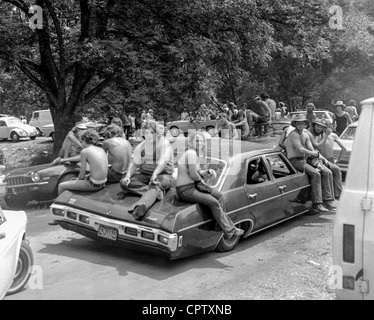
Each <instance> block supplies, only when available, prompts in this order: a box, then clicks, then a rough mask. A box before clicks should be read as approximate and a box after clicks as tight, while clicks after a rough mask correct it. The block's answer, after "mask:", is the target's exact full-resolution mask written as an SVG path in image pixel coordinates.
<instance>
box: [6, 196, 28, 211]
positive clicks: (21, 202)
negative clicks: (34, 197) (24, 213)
mask: <svg viewBox="0 0 374 320" xmlns="http://www.w3.org/2000/svg"><path fill="white" fill-rule="evenodd" d="M4 201H5V203H6V205H7V206H8V207H9V209H24V208H25V207H26V205H27V203H28V202H29V200H27V199H22V198H17V199H15V198H5V199H4Z"/></svg>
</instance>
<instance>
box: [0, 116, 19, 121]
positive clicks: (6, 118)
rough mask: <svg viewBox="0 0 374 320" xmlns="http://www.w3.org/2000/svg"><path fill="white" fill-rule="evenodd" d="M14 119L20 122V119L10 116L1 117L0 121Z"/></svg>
mask: <svg viewBox="0 0 374 320" xmlns="http://www.w3.org/2000/svg"><path fill="white" fill-rule="evenodd" d="M12 119H17V120H20V119H19V118H17V117H12V116H8V117H0V120H12Z"/></svg>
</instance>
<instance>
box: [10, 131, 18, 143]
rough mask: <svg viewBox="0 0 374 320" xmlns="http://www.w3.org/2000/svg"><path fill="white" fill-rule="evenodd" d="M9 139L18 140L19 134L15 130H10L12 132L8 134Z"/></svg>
mask: <svg viewBox="0 0 374 320" xmlns="http://www.w3.org/2000/svg"><path fill="white" fill-rule="evenodd" d="M10 137H11V139H12V141H13V142H18V141H19V139H20V137H19V135H18V134H17V133H16V132H12V134H11V135H10Z"/></svg>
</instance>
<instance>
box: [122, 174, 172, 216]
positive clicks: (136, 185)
mask: <svg viewBox="0 0 374 320" xmlns="http://www.w3.org/2000/svg"><path fill="white" fill-rule="evenodd" d="M151 177H152V176H151V175H148V174H143V173H140V174H135V175H134V176H133V177H132V178H131V182H130V184H129V186H128V187H126V186H125V185H124V184H123V183H122V181H123V180H121V182H120V185H121V188H122V189H123V190H124V191H126V192H128V193H130V194H134V195H137V196H141V198H140V200H139V201H137V202H135V203H134V204H133V205H132V206H131V207H130V209H129V212H132V211H134V210H135V209H136V208H137V207H138V206H139V205H145V207H146V211H147V210H148V209H150V208H151V207H152V206H153V204H154V203H155V202H156V200H157V199H162V198H163V196H164V193H165V192H166V191H167V190H169V189H170V186H171V182H172V176H171V175H170V174H160V175H158V176H157V179H158V180H159V183H158V184H157V185H154V184H150V181H151Z"/></svg>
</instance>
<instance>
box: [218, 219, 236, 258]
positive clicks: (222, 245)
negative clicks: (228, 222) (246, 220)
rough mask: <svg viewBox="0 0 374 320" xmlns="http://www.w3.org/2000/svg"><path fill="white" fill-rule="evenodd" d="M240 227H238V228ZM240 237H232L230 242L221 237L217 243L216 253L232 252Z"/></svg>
mask: <svg viewBox="0 0 374 320" xmlns="http://www.w3.org/2000/svg"><path fill="white" fill-rule="evenodd" d="M240 227H241V226H240V225H239V226H238V228H240ZM240 238H241V237H236V236H233V237H232V238H231V239H230V240H227V239H226V238H225V237H224V236H222V237H221V240H220V241H219V242H218V244H217V247H216V251H218V252H228V251H231V250H233V249H234V248H235V247H236V245H237V244H238V243H239V241H240Z"/></svg>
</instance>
